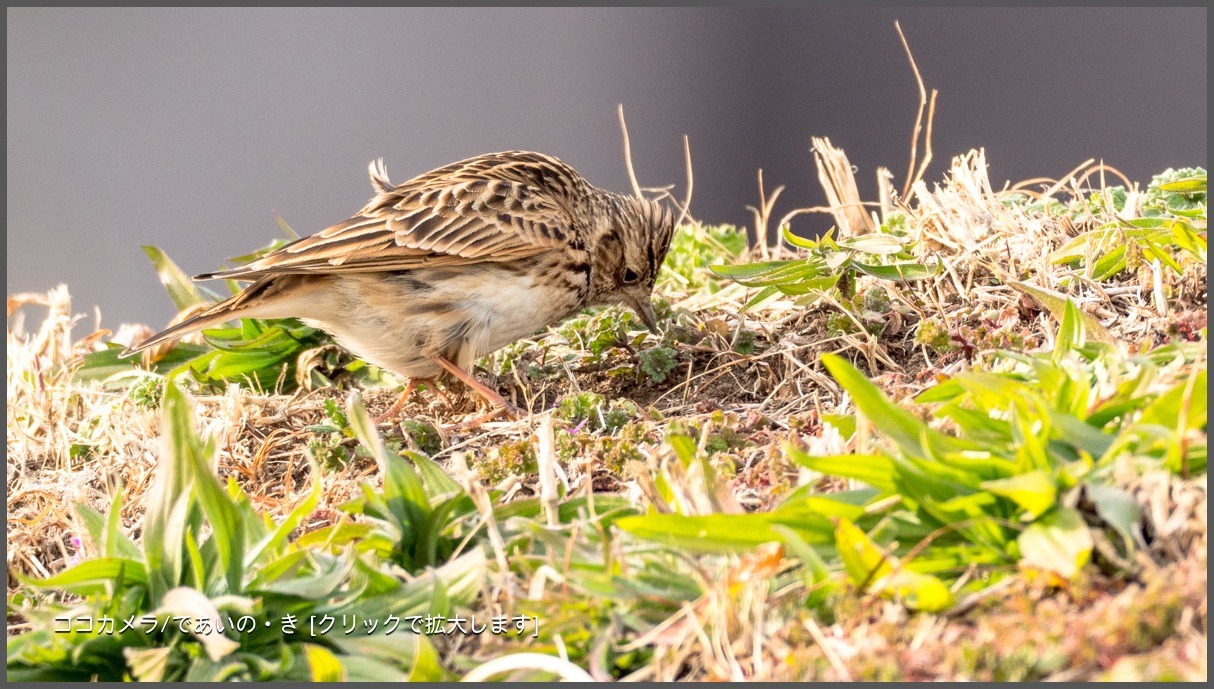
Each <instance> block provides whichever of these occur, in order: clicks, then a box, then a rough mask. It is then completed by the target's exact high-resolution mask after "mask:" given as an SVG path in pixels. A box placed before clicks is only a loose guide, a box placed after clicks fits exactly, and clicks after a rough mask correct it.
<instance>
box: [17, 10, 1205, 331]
mask: <svg viewBox="0 0 1214 689" xmlns="http://www.w3.org/2000/svg"><path fill="white" fill-rule="evenodd" d="M7 18H8V264H7V265H8V290H9V292H10V293H12V292H18V291H29V290H38V291H43V290H46V289H49V288H51V287H53V286H54V285H56V284H58V283H60V282H66V283H68V285H69V286H70V288H71V291H72V294H73V296H74V299H75V306H76V310H77V311H86V310H89V309H90V307H91V306H92V305H93V304H99V305H100V306H101V311H102V315H103V317H104V320H103V324H104V325H106V326H107V327H111V328H114V327H116V326H117V325H118V324H119V323H120V322H124V321H142V322H146V323H149V324H151V325H153V326H161V325H163V324H164V323H165V322H167V320H168V319H169V318H170V317H171V316H172V314H173V307H172V305H171V304H170V302H169V300H168V298H167V297H166V296H165V294H164V291H163V290H162V289H161V288H160V286H159V284H158V283H157V281H156V277H155V274H154V272H153V270H152V268H151V266H150V264H149V263H148V261H147V259H146V258H145V257H144V255H143V253H142V251H140V249H139V246H140V245H141V244H155V245H157V246H160V247H161V248H163V249H165V250H166V251H167V252H168V253H169V255H170V256H172V257H173V258H174V259H175V260H176V261H177V262H178V263H179V264H180V265H181V266H182V267H183V268H184V269H185V270H186V271H187V272H190V273H196V272H201V271H203V270H210V269H214V268H218V267H219V266H220V265H221V264H222V263H223V262H224V261H225V260H226V259H227V258H229V257H231V256H237V255H241V254H244V253H247V252H249V251H250V250H253V249H256V248H259V247H261V246H264V245H265V244H266V243H268V242H269V241H270V240H271V239H273V238H274V237H276V236H279V233H280V230H279V229H278V227H277V225H276V223H275V219H274V213H275V212H277V213H280V214H281V215H282V217H283V218H284V219H285V220H286V221H287V222H288V223H289V224H290V225H291V226H293V227H294V228H295V229H296V230H297V231H298V232H300V233H301V234H311V233H313V232H316V231H319V230H320V229H323V228H324V227H325V226H327V225H329V224H332V223H334V222H337V221H340V220H343V219H345V218H346V217H348V216H349V214H350V213H352V212H353V211H355V210H357V209H358V208H359V207H361V206H362V205H363V203H364V202H365V201H366V200H367V199H368V198H369V196H370V186H369V184H368V182H367V178H366V171H365V170H366V165H367V163H368V162H369V161H370V160H371V159H372V158H375V157H378V156H383V157H384V158H385V159H386V162H387V165H388V171H389V172H390V173H391V175H392V178H393V179H394V180H396V181H403V180H404V179H407V178H408V177H411V176H413V175H415V174H418V173H421V172H424V171H426V170H429V169H432V168H434V167H437V166H439V165H442V164H445V163H448V162H452V161H455V160H458V159H462V158H466V157H469V156H472V155H476V154H479V153H486V152H490V151H498V150H504V149H512V148H521V149H534V150H539V151H543V152H546V153H550V154H553V155H556V156H558V157H560V158H562V159H563V160H565V161H566V162H568V163H569V164H571V165H572V166H574V167H575V168H576V169H578V170H579V171H580V172H582V173H583V174H584V175H585V176H586V177H588V178H589V179H590V181H591V182H593V183H595V184H597V185H599V186H602V187H606V188H610V189H614V190H616V191H626V190H627V189H628V181H627V174H626V171H625V167H624V163H623V154H622V149H621V145H620V134H619V130H618V127H617V124H616V112H615V107H616V104H617V103H623V104H624V107H625V111H626V114H627V116H628V124H629V130H630V133H631V135H632V144H633V157H634V160H635V163H636V168H637V174H638V176H639V177H640V179H641V182H642V184H645V185H660V184H670V183H676V184H678V185H679V192H680V193H681V190H682V185H683V184H684V179H683V161H682V151H681V135H682V134H683V133H687V134H688V135H690V137H691V143H692V153H693V157H694V162H695V177H696V179H695V185H696V186H695V189H696V191H695V199H694V202H693V204H692V210H693V212H694V214H695V215H696V217H698V218H700V219H702V220H704V221H707V222H714V223H715V222H730V223H738V224H745V223H747V222H749V219H750V215H749V212H748V211H746V210H745V206H746V205H747V204H753V203H755V202H756V201H757V187H756V181H755V173H756V170H757V169H758V168H763V170H764V176H765V178H766V180H767V184H768V187H769V189H770V188H771V187H774V186H776V185H778V184H784V185H787V187H788V189H787V190H786V191H785V193H784V196H783V197H782V201H781V204H780V206H778V207H777V215H779V214H782V213H783V212H786V211H787V210H790V209H792V208H795V207H800V206H804V205H810V204H817V203H821V202H823V201H824V199H823V198H822V195H821V192H820V190H819V188H818V184H817V182H816V178H815V174H814V171H813V162H812V158H811V156H810V153H809V138H810V136H815V135H818V136H829V137H830V138H831V140H832V141H833V142H834V143H835V144H836V145H838V146H841V147H843V148H844V149H845V150H846V151H847V153H848V156H849V157H850V159H851V161H852V162H853V163H854V164H855V165H856V166H857V167H858V168H859V179H860V181H861V183H862V187H861V191H862V193H864V194H865V195H866V196H867V197H872V196H873V192H874V191H875V182H874V181H873V180H874V169H875V167H876V166H878V165H885V166H888V167H890V168H891V169H893V170H894V172H895V174H896V175H897V176H898V183H899V185H900V184H901V180H902V176H903V175H904V174H905V169H906V165H907V162H908V156H909V142H910V133H911V128H912V125H913V123H914V116H915V110H916V107H917V104H918V94H917V90H916V86H915V82H914V79H913V76H912V73H911V70H910V67H909V65H908V63H907V61H906V57H905V55H904V53H903V48H902V46H901V44H900V42H899V40H898V37H897V34H896V33H895V31H894V26H893V23H894V20H895V19H900V20H901V22H902V28H903V30H904V31H905V33H906V35H907V39H908V40H909V42H910V45H911V48H912V50H913V51H914V54H915V57H916V60H917V61H918V64H919V68H920V71H921V72H922V74H923V76H924V79H925V80H926V81H927V85H928V87H929V88H931V87H935V88H938V89H939V90H940V96H939V101H938V106H937V114H936V121H935V135H934V149H935V161H936V162H935V163H934V164H933V166H932V169H931V171H930V172H929V174H928V176H927V178H928V179H929V181H930V180H935V179H939V175H940V173H941V172H942V171H943V170H944V169H946V167H947V164H948V161H949V159H950V157H951V156H953V155H957V154H960V153H963V152H965V151H966V150H968V149H970V148H974V147H985V148H986V151H987V158H988V161H989V163H990V165H991V177H992V180H993V181H995V182H996V183H1000V182H1002V181H1003V180H1008V179H1010V180H1019V179H1024V178H1028V177H1035V176H1040V175H1045V176H1052V177H1057V176H1061V175H1063V174H1065V173H1066V172H1068V171H1069V170H1070V169H1071V168H1073V167H1074V166H1076V165H1078V164H1079V163H1081V162H1082V161H1083V160H1085V159H1087V158H1089V157H1095V158H1103V159H1104V160H1105V161H1106V162H1107V163H1109V164H1110V165H1113V166H1115V167H1118V168H1120V169H1121V170H1123V171H1124V172H1126V173H1127V174H1129V175H1130V176H1131V177H1132V178H1134V179H1136V180H1140V181H1143V182H1145V181H1147V180H1148V179H1149V177H1150V175H1151V174H1153V173H1156V172H1159V171H1162V170H1163V169H1164V168H1167V167H1170V166H1182V165H1202V166H1205V165H1206V117H1207V94H1206V10H1205V9H1201V8H1189V9H1175V8H1164V9H1042V8H1021V9H994V10H987V9H863V10H851V9H839V8H834V9H824V8H807V9H760V10H752V9H350V10H345V9H342V10H335V9H334V10H288V9H248V10H245V9H123V10H116V9H101V10H93V9H52V10H42V9H12V8H10V9H9V10H8V15H7ZM864 185H867V187H866V186H864ZM829 224H830V223H829V220H828V219H827V218H804V219H801V220H799V221H798V224H797V225H796V226H795V227H796V229H797V231H798V232H799V233H810V232H817V231H821V230H823V229H825V228H826V227H828V226H829Z"/></svg>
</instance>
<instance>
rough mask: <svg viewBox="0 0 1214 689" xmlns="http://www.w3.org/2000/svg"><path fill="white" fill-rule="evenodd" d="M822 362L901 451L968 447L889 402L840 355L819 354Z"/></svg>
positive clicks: (918, 453) (911, 452) (919, 452)
mask: <svg viewBox="0 0 1214 689" xmlns="http://www.w3.org/2000/svg"><path fill="white" fill-rule="evenodd" d="M822 364H823V365H824V366H826V370H828V371H830V374H831V375H832V376H834V379H835V380H836V381H838V382H839V385H841V386H843V388H844V389H845V390H847V392H848V393H849V394H850V395H851V396H852V399H853V400H854V401H855V403H856V407H857V408H858V409H859V410H860V411H862V412H864V415H865V416H867V417H868V418H869V419H870V420H873V421H879V423H880V425H879V429H880V432H881V434H882V435H884V436H885V437H887V438H889V439H890V440H892V441H894V442H895V443H896V444H897V445H898V447H899V448H901V449H902V451H903V452H905V453H907V454H909V455H912V456H915V457H922V456H924V455H925V453H926V454H930V453H932V452H939V451H943V450H946V449H965V448H966V447H967V446H968V445H967V444H966V443H960V442H957V441H955V440H954V439H952V438H949V437H947V436H944V435H942V434H940V433H939V432H937V431H934V430H932V429H930V428H928V427H927V425H926V424H924V423H923V422H922V421H920V420H919V419H917V418H915V417H914V416H913V415H912V414H911V413H910V412H908V411H906V410H905V409H902V408H901V407H899V406H897V405H896V404H894V403H892V402H890V401H889V400H888V399H887V398H886V397H885V395H884V394H883V393H882V392H881V389H880V388H878V387H877V386H876V385H873V384H872V383H871V382H869V381H868V379H867V378H865V377H864V374H862V373H860V371H859V370H857V369H856V367H855V366H852V365H851V364H849V363H848V362H847V361H846V360H845V359H843V358H842V357H840V356H838V355H835V354H823V355H822Z"/></svg>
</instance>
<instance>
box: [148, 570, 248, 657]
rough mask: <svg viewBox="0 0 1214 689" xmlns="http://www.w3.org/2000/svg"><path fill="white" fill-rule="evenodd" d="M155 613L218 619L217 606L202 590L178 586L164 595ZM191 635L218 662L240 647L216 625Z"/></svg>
mask: <svg viewBox="0 0 1214 689" xmlns="http://www.w3.org/2000/svg"><path fill="white" fill-rule="evenodd" d="M156 615H157V616H161V615H167V616H169V617H172V618H176V617H184V618H186V619H189V620H200V619H201V620H219V619H222V618H221V617H220V615H219V608H218V607H216V605H215V603H214V602H212V601H211V599H209V598H207V597H206V596H205V595H203V594H202V592H200V591H198V590H196V589H193V588H190V587H187V586H179V587H177V588H175V589H172V590H170V591H169V592H168V593H166V594H165V595H164V600H163V601H162V602H161V604H160V607H158V608H157V609H156ZM193 635H194V637H195V638H196V639H198V641H199V642H201V643H202V647H203V649H204V650H206V652H207V656H209V657H210V659H211V660H213V661H216V662H218V661H219V660H221V659H223V658H224V657H226V656H228V655H229V654H231V653H232V652H233V651H235V650H237V649H238V648H240V643H239V642H237V641H233V640H231V639H229V638H227V637H226V636H224V635H223V632H220V631H219V629H218V627H211V628H210V630H209V632H208V633H199V632H197V631H195V632H193Z"/></svg>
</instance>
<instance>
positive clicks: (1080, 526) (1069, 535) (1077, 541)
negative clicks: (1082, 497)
mask: <svg viewBox="0 0 1214 689" xmlns="http://www.w3.org/2000/svg"><path fill="white" fill-rule="evenodd" d="M1016 542H1017V544H1018V545H1019V546H1020V562H1021V564H1022V565H1024V566H1027V567H1030V568H1032V569H1035V570H1039V571H1045V572H1053V573H1055V574H1057V575H1059V576H1061V577H1062V578H1064V579H1068V580H1069V579H1073V578H1074V577H1075V576H1076V575H1077V574H1079V571H1080V570H1081V569H1083V566H1084V565H1086V564H1087V563H1088V560H1090V559H1091V557H1092V546H1093V541H1092V534H1091V532H1089V531H1088V527H1087V524H1085V523H1084V522H1083V517H1082V516H1080V514H1079V513H1078V512H1076V511H1075V510H1073V509H1071V508H1069V507H1059V508H1057V509H1055V510H1054V511H1052V512H1050V513H1049V514H1047V515H1045V516H1044V517H1042V518H1041V519H1038V520H1037V521H1035V522H1033V523H1032V524H1030V525H1029V527H1028V528H1027V529H1025V530H1024V532H1023V533H1021V534H1020V537H1019V538H1017V539H1016Z"/></svg>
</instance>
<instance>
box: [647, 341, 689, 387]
mask: <svg viewBox="0 0 1214 689" xmlns="http://www.w3.org/2000/svg"><path fill="white" fill-rule="evenodd" d="M637 359H638V360H640V362H641V372H642V373H644V374H645V376H646V377H648V378H649V380H651V381H653V382H654V383H661V382H664V381H665V380H666V377H667V376H669V375H670V372H671V371H673V370H674V368H675V366H677V365H678V363H679V353H678V352H676V351H675V350H673V349H671V348H670V347H663V346H658V347H651V348H649V349H646V350H643V351H641V352H638V353H637Z"/></svg>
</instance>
